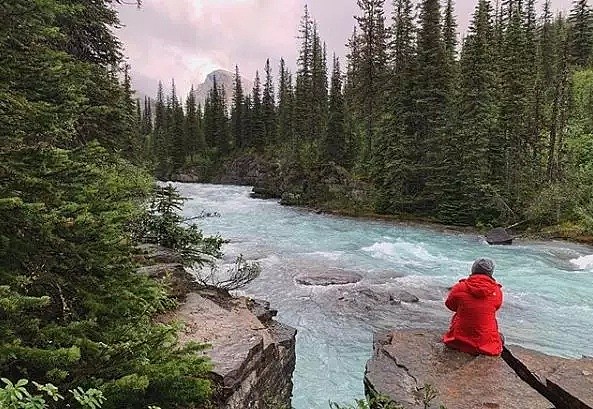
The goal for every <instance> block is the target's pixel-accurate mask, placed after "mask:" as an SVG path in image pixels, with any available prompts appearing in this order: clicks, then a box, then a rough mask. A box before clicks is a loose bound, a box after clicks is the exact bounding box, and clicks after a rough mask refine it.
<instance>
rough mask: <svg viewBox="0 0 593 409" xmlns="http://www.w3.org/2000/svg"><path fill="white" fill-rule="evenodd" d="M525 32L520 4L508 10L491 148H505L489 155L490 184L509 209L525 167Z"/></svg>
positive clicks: (515, 201)
mask: <svg viewBox="0 0 593 409" xmlns="http://www.w3.org/2000/svg"><path fill="white" fill-rule="evenodd" d="M525 44H526V35H525V27H524V23H523V16H522V12H521V8H520V6H519V4H516V5H515V6H514V8H513V9H512V10H511V17H510V20H509V21H508V26H507V28H506V31H505V34H504V45H503V54H502V72H501V87H502V89H501V96H500V109H501V112H500V115H501V116H500V125H501V129H500V132H501V133H500V136H499V138H497V140H495V141H493V144H494V145H493V146H492V147H491V150H492V151H494V152H500V151H501V150H502V151H504V153H503V156H501V155H500V154H497V155H492V156H491V165H490V166H491V169H492V171H493V175H492V176H493V177H492V180H493V184H494V186H496V187H495V189H496V191H497V192H499V194H500V196H501V197H502V200H503V201H504V202H505V203H506V204H507V206H508V207H509V208H511V209H512V208H513V207H515V206H516V205H518V204H519V201H520V200H521V198H520V196H521V195H520V193H521V191H522V190H525V189H522V187H523V188H525V187H526V186H521V183H520V182H521V181H524V182H527V181H528V178H523V177H522V175H523V172H524V171H525V170H526V169H527V167H526V161H527V158H528V156H529V155H528V152H527V140H528V134H527V129H528V128H527V126H526V122H525V118H526V115H527V112H528V107H529V103H528V101H529V100H528V84H529V78H528V77H530V76H531V73H530V72H529V71H528V69H527V67H526V66H525V61H524V58H523V57H524V52H525V48H526V45H525Z"/></svg>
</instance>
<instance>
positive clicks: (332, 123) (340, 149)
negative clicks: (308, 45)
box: [323, 55, 348, 166]
mask: <svg viewBox="0 0 593 409" xmlns="http://www.w3.org/2000/svg"><path fill="white" fill-rule="evenodd" d="M333 60H334V62H333V71H332V77H331V90H330V97H329V118H328V125H327V132H326V137H325V143H324V152H323V158H324V160H325V161H333V162H335V163H337V164H338V165H341V166H345V165H346V164H347V153H346V151H347V149H348V146H347V140H346V123H345V107H344V96H343V95H342V73H341V71H340V61H339V60H338V58H337V57H336V56H335V55H334V59H333Z"/></svg>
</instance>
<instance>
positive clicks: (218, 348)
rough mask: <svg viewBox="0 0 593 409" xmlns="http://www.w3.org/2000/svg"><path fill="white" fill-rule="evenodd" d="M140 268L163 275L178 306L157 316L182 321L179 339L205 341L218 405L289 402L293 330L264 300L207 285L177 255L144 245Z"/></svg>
mask: <svg viewBox="0 0 593 409" xmlns="http://www.w3.org/2000/svg"><path fill="white" fill-rule="evenodd" d="M139 250H140V251H141V254H140V255H138V256H137V260H138V261H139V262H140V263H142V264H146V265H145V266H144V267H140V268H139V269H138V272H139V273H140V274H146V275H149V276H150V277H153V278H155V279H157V280H160V279H162V280H166V281H167V283H168V284H169V287H170V291H171V294H172V295H173V296H175V297H176V298H177V299H178V300H179V307H178V308H177V310H175V311H171V312H169V313H168V314H167V315H166V316H163V317H161V318H160V319H161V320H162V321H163V322H173V321H174V322H180V323H181V324H182V325H183V330H182V332H181V334H180V339H179V340H180V343H181V344H182V345H183V344H186V343H188V342H197V343H200V344H208V345H209V347H208V348H207V349H206V351H205V353H206V354H207V355H208V356H209V357H210V359H211V362H212V365H213V369H212V371H211V373H210V378H211V380H212V381H213V386H214V388H213V390H214V396H213V404H214V407H215V408H219V409H247V408H249V409H264V408H290V407H291V397H292V373H293V371H294V367H295V360H296V355H295V343H296V330H295V329H294V328H291V327H289V326H287V325H284V324H282V323H280V322H278V321H276V320H275V319H274V316H275V315H276V311H275V310H272V309H270V307H269V304H268V303H267V302H265V301H257V300H251V299H249V298H246V297H233V296H231V295H229V294H228V292H226V291H222V290H219V289H216V288H205V287H201V286H198V285H197V284H196V283H195V282H194V277H193V276H192V275H191V274H190V273H189V272H188V271H187V270H186V269H185V268H184V267H183V265H182V264H181V259H180V257H179V255H177V254H176V253H174V252H171V251H169V250H167V249H164V248H162V247H158V246H153V245H145V246H141V248H140V249H139Z"/></svg>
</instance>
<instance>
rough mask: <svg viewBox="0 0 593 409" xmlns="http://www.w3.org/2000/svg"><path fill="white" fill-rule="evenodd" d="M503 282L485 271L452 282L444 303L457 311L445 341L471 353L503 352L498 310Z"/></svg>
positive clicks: (444, 338) (491, 353)
mask: <svg viewBox="0 0 593 409" xmlns="http://www.w3.org/2000/svg"><path fill="white" fill-rule="evenodd" d="M501 287H502V286H501V285H500V284H498V283H497V282H496V280H494V279H493V278H492V277H490V276H488V275H485V274H472V275H471V276H469V278H467V279H463V280H460V281H459V282H458V283H457V284H455V285H454V286H453V288H452V289H451V292H450V293H449V296H448V297H447V301H445V305H446V306H447V308H449V309H450V310H451V311H454V312H455V314H454V315H453V318H452V319H451V327H450V328H449V331H448V332H447V333H446V334H445V335H444V336H443V342H444V343H445V344H446V345H447V346H449V347H451V348H454V349H457V350H459V351H462V352H467V353H470V354H484V355H500V354H501V352H502V341H501V339H500V334H499V332H498V323H497V322H496V311H498V309H499V308H500V306H501V305H502V291H501Z"/></svg>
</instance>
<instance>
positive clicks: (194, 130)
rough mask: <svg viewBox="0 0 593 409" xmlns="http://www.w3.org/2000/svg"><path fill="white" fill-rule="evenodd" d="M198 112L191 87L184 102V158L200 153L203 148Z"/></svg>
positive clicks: (203, 142) (202, 135)
mask: <svg viewBox="0 0 593 409" xmlns="http://www.w3.org/2000/svg"><path fill="white" fill-rule="evenodd" d="M200 125H201V124H200V112H199V111H198V106H197V105H196V94H195V91H194V87H193V85H192V87H191V90H190V91H189V94H188V96H187V99H186V102H185V130H184V133H185V137H186V140H185V143H184V147H183V149H184V151H185V153H186V156H189V157H192V156H193V155H195V154H196V153H202V152H203V151H204V148H205V141H204V134H203V132H202V129H201V126H200Z"/></svg>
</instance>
